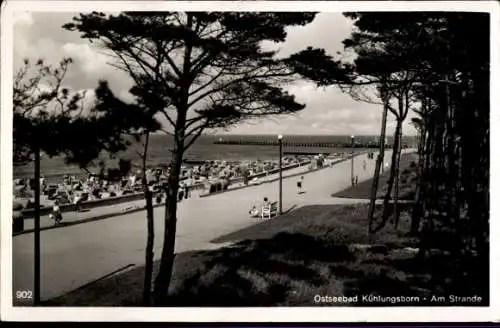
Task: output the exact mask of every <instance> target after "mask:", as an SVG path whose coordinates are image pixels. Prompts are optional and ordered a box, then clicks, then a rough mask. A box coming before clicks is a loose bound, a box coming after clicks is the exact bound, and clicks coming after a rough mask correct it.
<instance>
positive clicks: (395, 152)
mask: <svg viewBox="0 0 500 328" xmlns="http://www.w3.org/2000/svg"><path fill="white" fill-rule="evenodd" d="M400 131H401V121H400V120H397V123H396V130H395V131H394V142H393V145H392V158H391V170H390V173H389V174H390V175H389V180H388V181H387V192H386V194H385V197H384V206H383V213H382V221H381V222H380V224H379V225H378V226H377V227H376V228H375V229H374V230H373V232H377V231H379V230H380V229H382V228H383V227H385V224H386V223H387V221H388V220H389V217H390V214H391V213H390V212H391V207H390V206H389V201H390V200H391V193H392V188H393V186H394V180H395V177H396V161H397V156H398V149H399V143H400V140H399V134H400Z"/></svg>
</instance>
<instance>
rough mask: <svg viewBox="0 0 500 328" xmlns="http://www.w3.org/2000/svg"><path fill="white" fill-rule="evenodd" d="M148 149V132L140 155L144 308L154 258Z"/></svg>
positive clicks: (147, 299)
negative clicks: (143, 207)
mask: <svg viewBox="0 0 500 328" xmlns="http://www.w3.org/2000/svg"><path fill="white" fill-rule="evenodd" d="M148 147H149V132H146V141H145V143H144V150H143V153H142V188H143V191H144V198H145V200H146V221H147V233H148V237H147V242H146V266H145V270H144V289H143V292H142V300H143V304H144V306H150V305H151V283H152V279H153V258H154V252H153V247H154V240H155V230H154V214H153V195H152V194H151V191H150V190H149V187H148V181H147V177H146V169H147V166H146V163H147V155H148Z"/></svg>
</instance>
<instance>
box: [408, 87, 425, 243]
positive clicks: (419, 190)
mask: <svg viewBox="0 0 500 328" xmlns="http://www.w3.org/2000/svg"><path fill="white" fill-rule="evenodd" d="M428 115H429V102H428V98H427V93H426V92H424V95H423V99H422V126H421V129H420V140H419V144H418V167H417V181H416V182H417V183H416V188H415V199H414V204H413V209H412V213H411V225H410V235H411V236H417V235H418V232H419V230H420V222H421V218H422V215H423V213H424V211H423V209H424V208H423V198H424V195H423V191H424V186H423V183H424V182H425V180H424V179H423V177H424V174H425V172H424V171H425V163H426V154H427V148H428V147H427V144H428V141H427V138H428V133H427V131H428V130H427V129H428V122H427V121H428Z"/></svg>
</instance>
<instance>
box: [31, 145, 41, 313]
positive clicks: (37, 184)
mask: <svg viewBox="0 0 500 328" xmlns="http://www.w3.org/2000/svg"><path fill="white" fill-rule="evenodd" d="M34 173H35V174H34V175H35V181H34V186H33V187H34V194H35V208H34V218H35V220H34V221H35V222H34V223H35V234H34V237H35V242H34V244H35V245H34V246H35V249H34V251H35V254H34V261H35V266H34V276H33V278H34V284H33V289H34V290H33V304H34V305H35V306H36V305H40V298H41V297H40V290H41V288H40V148H39V147H38V144H35V172H34Z"/></svg>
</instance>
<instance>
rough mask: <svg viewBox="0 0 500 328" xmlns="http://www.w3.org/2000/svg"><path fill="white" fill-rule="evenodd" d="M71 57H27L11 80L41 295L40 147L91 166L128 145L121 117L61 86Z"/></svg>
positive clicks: (16, 154) (15, 136)
mask: <svg viewBox="0 0 500 328" xmlns="http://www.w3.org/2000/svg"><path fill="white" fill-rule="evenodd" d="M71 62H72V60H71V59H69V58H65V59H63V60H62V61H61V62H60V63H59V65H58V66H57V67H53V66H52V65H49V64H46V63H44V61H43V60H42V59H39V60H37V61H36V62H35V64H34V65H33V64H32V62H30V60H28V59H25V60H24V63H23V66H22V67H21V68H20V69H19V70H18V71H17V72H16V74H15V76H14V81H13V105H14V106H13V121H14V127H13V141H14V144H13V149H14V156H13V157H14V162H16V163H27V162H29V161H34V163H35V165H34V181H35V185H34V194H35V213H34V214H35V290H34V302H35V304H38V303H39V300H40V284H39V274H40V229H39V228H40V225H39V224H40V212H39V209H40V153H41V152H44V153H45V154H47V155H48V156H50V157H52V156H56V155H63V156H64V158H65V160H66V162H68V163H76V164H78V165H79V166H80V167H81V168H85V167H87V166H88V165H89V164H90V163H91V162H92V161H93V160H94V159H96V158H97V157H98V156H99V155H100V154H101V153H102V152H103V151H104V152H107V153H108V154H113V153H116V152H118V151H120V150H124V149H125V147H126V146H127V143H126V140H124V139H123V138H122V137H121V130H122V129H123V128H124V126H123V124H122V123H123V120H122V119H119V120H116V119H115V118H118V116H116V115H108V114H110V113H111V114H112V112H109V113H103V112H99V111H95V110H91V111H89V112H86V111H85V104H84V102H83V100H84V96H85V94H83V93H81V92H75V91H72V90H69V89H68V88H64V87H62V83H63V80H64V77H65V75H66V72H67V70H68V68H69V66H70V64H71Z"/></svg>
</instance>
